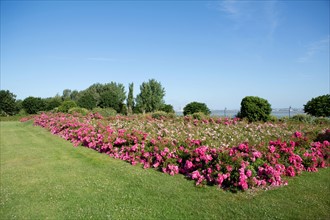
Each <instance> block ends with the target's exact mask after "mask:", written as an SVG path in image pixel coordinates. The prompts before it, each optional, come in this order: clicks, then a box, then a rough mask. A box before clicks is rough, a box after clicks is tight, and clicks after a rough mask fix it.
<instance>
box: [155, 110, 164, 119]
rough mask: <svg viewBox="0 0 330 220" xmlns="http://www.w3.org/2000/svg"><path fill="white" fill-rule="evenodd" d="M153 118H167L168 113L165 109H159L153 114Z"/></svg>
mask: <svg viewBox="0 0 330 220" xmlns="http://www.w3.org/2000/svg"><path fill="white" fill-rule="evenodd" d="M151 117H152V118H155V119H162V118H167V113H166V112H164V111H157V112H154V113H152V114H151Z"/></svg>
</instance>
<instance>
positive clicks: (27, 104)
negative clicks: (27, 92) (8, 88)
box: [22, 96, 46, 114]
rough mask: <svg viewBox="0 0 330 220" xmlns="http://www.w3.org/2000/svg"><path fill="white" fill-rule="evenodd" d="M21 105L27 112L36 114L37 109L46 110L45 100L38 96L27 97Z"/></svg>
mask: <svg viewBox="0 0 330 220" xmlns="http://www.w3.org/2000/svg"><path fill="white" fill-rule="evenodd" d="M22 106H23V108H24V109H25V111H26V112H27V113H28V114H36V113H37V112H39V111H44V110H46V103H45V101H44V100H43V99H41V98H39V97H32V96H29V97H27V98H26V99H24V100H23V102H22Z"/></svg>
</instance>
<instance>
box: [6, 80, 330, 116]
mask: <svg viewBox="0 0 330 220" xmlns="http://www.w3.org/2000/svg"><path fill="white" fill-rule="evenodd" d="M133 89H134V84H133V83H130V84H129V85H128V94H127V95H126V91H125V87H124V85H123V84H121V83H116V82H110V83H105V84H101V83H95V84H93V85H91V86H90V87H88V88H87V89H85V90H82V91H77V90H70V89H65V90H63V93H62V95H58V94H57V95H55V96H54V97H49V98H40V97H33V96H29V97H27V98H25V99H24V100H16V95H15V94H13V93H11V92H10V91H9V90H0V116H10V115H16V114H21V115H24V114H26V113H27V114H36V113H38V112H40V111H55V112H70V109H71V110H72V109H73V110H74V111H75V112H80V113H87V112H89V111H95V112H105V113H106V114H108V115H114V114H117V113H119V114H125V115H126V114H128V115H129V114H134V113H143V114H144V113H149V112H157V111H162V112H165V113H174V109H173V106H172V105H170V104H166V103H165V101H164V96H165V88H164V87H163V86H162V85H161V83H160V82H158V81H156V80H155V79H150V80H149V81H147V82H143V83H142V84H141V85H140V93H139V94H137V95H136V97H135V98H134V94H133V93H134V91H133ZM271 111H272V109H271V105H270V104H269V102H268V101H267V100H266V99H263V98H260V97H256V96H246V97H245V98H243V99H242V102H241V109H240V112H239V113H238V115H237V117H240V118H246V119H248V120H249V121H268V120H270V114H271ZM304 111H305V113H307V114H309V115H312V116H316V117H330V94H327V95H322V96H318V97H315V98H312V99H311V100H310V101H308V102H307V103H306V105H304ZM210 113H211V111H210V109H209V108H208V107H207V105H206V104H205V103H200V102H191V103H189V104H187V105H186V106H185V107H184V111H183V114H184V115H193V114H197V115H195V116H196V117H197V118H199V117H201V116H200V115H198V114H203V115H210Z"/></svg>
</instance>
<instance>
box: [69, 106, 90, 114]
mask: <svg viewBox="0 0 330 220" xmlns="http://www.w3.org/2000/svg"><path fill="white" fill-rule="evenodd" d="M68 113H69V114H74V113H79V114H82V115H87V114H88V113H89V111H88V109H85V108H81V107H73V108H70V109H69V110H68Z"/></svg>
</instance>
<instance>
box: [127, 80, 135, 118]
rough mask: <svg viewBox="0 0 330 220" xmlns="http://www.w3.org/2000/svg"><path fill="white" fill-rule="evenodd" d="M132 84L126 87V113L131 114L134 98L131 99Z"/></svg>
mask: <svg viewBox="0 0 330 220" xmlns="http://www.w3.org/2000/svg"><path fill="white" fill-rule="evenodd" d="M133 89H134V83H130V84H129V85H128V95H127V100H126V103H127V113H128V114H132V113H133V109H134V97H133Z"/></svg>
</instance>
